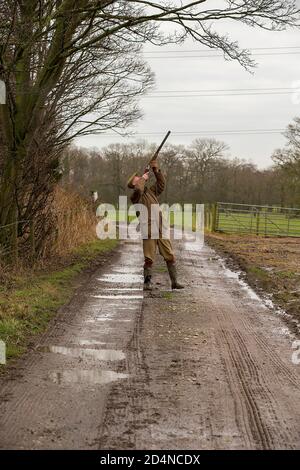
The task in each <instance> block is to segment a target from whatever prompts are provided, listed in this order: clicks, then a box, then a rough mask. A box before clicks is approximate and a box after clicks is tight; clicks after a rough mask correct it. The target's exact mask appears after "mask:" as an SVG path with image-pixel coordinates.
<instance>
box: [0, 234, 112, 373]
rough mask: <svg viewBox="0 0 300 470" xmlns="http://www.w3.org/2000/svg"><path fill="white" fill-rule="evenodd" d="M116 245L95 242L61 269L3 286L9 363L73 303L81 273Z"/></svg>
mask: <svg viewBox="0 0 300 470" xmlns="http://www.w3.org/2000/svg"><path fill="white" fill-rule="evenodd" d="M116 245H117V241H116V240H95V241H92V242H89V243H87V244H84V245H83V246H81V247H80V248H79V249H76V251H74V252H73V253H72V255H71V256H70V257H68V258H66V259H65V260H64V261H63V262H60V265H59V266H57V265H56V266H48V267H47V268H44V269H43V270H41V269H40V270H25V269H24V270H23V271H21V273H19V274H11V275H10V277H9V281H8V282H6V283H3V284H2V285H1V286H0V340H2V341H4V342H5V344H6V358H7V360H9V359H11V358H16V357H18V356H19V355H20V354H22V353H23V352H24V351H25V350H26V348H27V347H28V344H29V341H30V338H31V337H32V335H34V334H36V333H40V332H42V331H43V330H44V329H45V328H46V326H47V324H48V322H49V320H50V319H51V318H52V317H53V316H54V315H55V313H56V312H57V310H58V309H59V307H61V306H62V305H64V304H65V303H67V302H68V301H69V300H70V298H71V296H72V294H73V292H74V290H75V288H76V283H75V281H76V278H77V277H78V275H79V273H81V272H82V271H83V270H84V269H85V268H87V267H88V266H89V265H90V264H91V262H92V261H93V260H95V259H97V258H98V256H99V255H101V254H103V253H107V252H109V251H111V250H112V249H113V248H115V247H116ZM0 367H1V366H0Z"/></svg>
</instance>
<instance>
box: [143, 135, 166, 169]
mask: <svg viewBox="0 0 300 470" xmlns="http://www.w3.org/2000/svg"><path fill="white" fill-rule="evenodd" d="M170 134H171V131H168V132H167V133H166V135H165V137H164V139H163V141H162V143H161V144H160V146H159V147H158V149H157V150H156V152H155V154H154V155H153V157H152V158H151V160H150V162H153V161H154V160H156V159H157V157H158V154H159V152H160V151H161V149H162V148H163V146H164V145H165V143H166V140H167V138H168V137H169V135H170ZM150 162H149V164H148V165H147V166H146V169H145V173H149V171H150Z"/></svg>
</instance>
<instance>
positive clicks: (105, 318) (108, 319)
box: [87, 317, 133, 323]
mask: <svg viewBox="0 0 300 470" xmlns="http://www.w3.org/2000/svg"><path fill="white" fill-rule="evenodd" d="M97 321H100V322H101V321H103V322H105V321H113V322H125V323H126V322H132V321H133V320H131V319H128V320H127V319H126V320H124V319H118V318H107V317H96V318H94V319H93V320H87V322H88V323H94V322H97Z"/></svg>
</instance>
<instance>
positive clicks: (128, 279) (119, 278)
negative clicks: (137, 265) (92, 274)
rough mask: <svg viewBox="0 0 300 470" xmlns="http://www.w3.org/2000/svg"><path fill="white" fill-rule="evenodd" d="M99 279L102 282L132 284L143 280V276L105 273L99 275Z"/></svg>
mask: <svg viewBox="0 0 300 470" xmlns="http://www.w3.org/2000/svg"><path fill="white" fill-rule="evenodd" d="M97 280H98V281H102V282H115V283H118V282H120V283H122V284H130V283H133V282H137V283H140V282H143V276H142V275H140V274H125V273H124V274H104V275H103V277H98V278H97Z"/></svg>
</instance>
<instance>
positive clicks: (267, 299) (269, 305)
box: [219, 258, 300, 336]
mask: <svg viewBox="0 0 300 470" xmlns="http://www.w3.org/2000/svg"><path fill="white" fill-rule="evenodd" d="M219 262H220V264H221V266H222V273H220V274H225V276H226V277H227V278H229V279H234V280H236V281H237V282H238V283H239V285H240V286H241V287H242V289H243V290H244V291H245V292H246V293H247V295H248V297H249V299H250V300H255V301H256V302H258V303H259V305H260V307H262V308H265V309H269V310H271V311H273V312H274V313H276V314H277V315H278V316H281V317H283V318H285V319H288V320H289V321H293V323H295V324H296V328H297V330H298V332H300V323H299V322H298V321H297V320H292V316H291V315H290V314H289V313H286V312H285V311H284V310H283V309H282V308H280V307H277V306H276V305H275V304H274V302H273V301H272V299H271V295H269V294H265V295H264V297H260V296H259V295H258V294H257V293H256V292H255V291H254V290H253V289H252V288H251V287H250V286H249V285H248V284H247V283H246V282H245V281H244V280H243V279H241V278H240V274H241V272H240V271H237V272H236V271H232V270H231V269H229V268H227V267H226V266H225V264H224V261H223V260H222V259H221V258H219ZM277 332H278V333H279V334H281V335H285V336H294V335H293V334H292V333H291V332H290V331H289V329H288V328H285V327H283V328H279V329H277Z"/></svg>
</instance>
